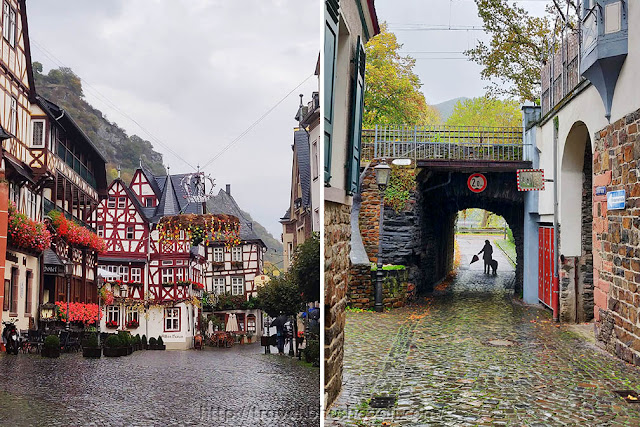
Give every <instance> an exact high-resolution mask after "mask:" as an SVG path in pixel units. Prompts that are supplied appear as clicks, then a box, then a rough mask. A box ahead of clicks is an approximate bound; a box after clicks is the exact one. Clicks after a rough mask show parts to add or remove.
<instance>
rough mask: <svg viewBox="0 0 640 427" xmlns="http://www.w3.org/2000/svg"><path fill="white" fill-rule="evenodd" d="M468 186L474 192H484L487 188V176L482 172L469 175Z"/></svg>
mask: <svg viewBox="0 0 640 427" xmlns="http://www.w3.org/2000/svg"><path fill="white" fill-rule="evenodd" d="M467 187H469V190H471V191H473V192H474V193H482V192H483V191H484V190H485V188H487V177H486V176H484V175H482V174H481V173H474V174H473V175H469V179H468V180H467Z"/></svg>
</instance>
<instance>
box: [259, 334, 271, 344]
mask: <svg viewBox="0 0 640 427" xmlns="http://www.w3.org/2000/svg"><path fill="white" fill-rule="evenodd" d="M260 345H261V346H263V347H266V346H268V345H269V337H267V336H264V335H263V336H261V337H260Z"/></svg>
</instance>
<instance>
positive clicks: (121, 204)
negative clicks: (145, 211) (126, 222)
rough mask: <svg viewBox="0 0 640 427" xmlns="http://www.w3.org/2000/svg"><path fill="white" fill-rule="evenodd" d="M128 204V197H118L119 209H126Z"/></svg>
mask: <svg viewBox="0 0 640 427" xmlns="http://www.w3.org/2000/svg"><path fill="white" fill-rule="evenodd" d="M125 205H126V199H125V198H124V197H118V209H124V207H125Z"/></svg>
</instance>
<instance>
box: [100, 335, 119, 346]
mask: <svg viewBox="0 0 640 427" xmlns="http://www.w3.org/2000/svg"><path fill="white" fill-rule="evenodd" d="M104 346H105V347H108V348H117V347H121V346H122V341H121V340H120V337H119V336H118V335H109V337H107V340H106V341H105V342H104Z"/></svg>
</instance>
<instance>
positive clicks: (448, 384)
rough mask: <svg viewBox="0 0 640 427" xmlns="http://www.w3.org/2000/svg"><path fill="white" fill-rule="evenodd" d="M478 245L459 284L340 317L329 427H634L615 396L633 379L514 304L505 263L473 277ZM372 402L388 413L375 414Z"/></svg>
mask: <svg viewBox="0 0 640 427" xmlns="http://www.w3.org/2000/svg"><path fill="white" fill-rule="evenodd" d="M476 239H477V237H476ZM482 239H484V238H482ZM481 242H482V240H480V243H478V242H476V241H475V240H474V241H468V240H467V241H460V242H459V245H460V248H461V250H462V251H463V256H462V262H461V268H460V270H459V271H458V274H457V276H456V278H454V279H453V280H452V281H451V282H450V283H445V284H443V285H440V286H438V287H437V289H436V292H435V293H434V294H433V295H432V296H429V297H428V298H426V299H424V300H423V301H422V302H421V304H420V305H417V306H410V307H405V308H402V309H396V310H393V311H390V312H385V313H374V312H362V313H354V312H351V313H347V323H346V330H345V357H344V385H343V390H342V393H341V395H340V396H339V397H338V399H337V400H336V402H335V403H334V405H333V406H332V408H331V409H330V411H329V413H328V414H327V425H375V424H378V425H379V424H381V423H382V422H383V421H386V422H387V425H452V426H453V425H455V426H458V425H522V426H525V425H526V426H557V425H580V426H617V425H628V426H638V425H640V404H630V403H626V402H625V401H624V400H623V399H621V398H620V397H618V396H617V395H615V394H614V393H613V390H626V389H631V390H636V391H638V390H640V370H639V369H637V368H635V367H632V366H630V365H627V364H626V363H624V362H621V361H619V360H616V359H614V358H613V357H611V356H609V355H608V354H607V353H604V352H603V351H601V350H599V349H598V348H597V347H595V345H594V344H592V343H590V342H588V340H586V339H585V338H584V337H583V336H582V335H580V334H578V333H577V332H574V330H575V329H574V328H571V327H569V326H567V325H560V326H558V325H556V324H554V323H552V322H551V319H550V314H549V313H548V312H547V311H546V310H544V309H541V308H537V307H531V306H525V305H522V304H521V303H519V302H518V301H516V300H514V299H513V294H512V293H511V291H509V290H506V291H505V288H506V289H510V288H512V282H513V280H514V273H513V271H512V269H511V266H510V264H508V262H507V261H506V260H501V261H499V262H500V266H501V268H499V270H498V275H497V276H496V277H493V276H486V275H484V274H483V272H482V260H480V261H479V262H477V263H474V264H472V265H471V266H469V260H470V257H471V255H472V254H473V253H477V252H478V251H479V250H480V247H481ZM478 245H480V246H479V247H478ZM500 252H501V251H500V250H499V249H498V248H497V247H495V245H494V255H495V256H496V258H497V257H498V256H501V254H500ZM469 253H470V254H471V255H469ZM510 269H511V271H509V270H510ZM377 395H389V396H392V397H394V398H395V405H393V406H392V407H391V408H390V409H375V408H372V407H371V406H370V403H372V402H370V399H371V397H372V396H377Z"/></svg>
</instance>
